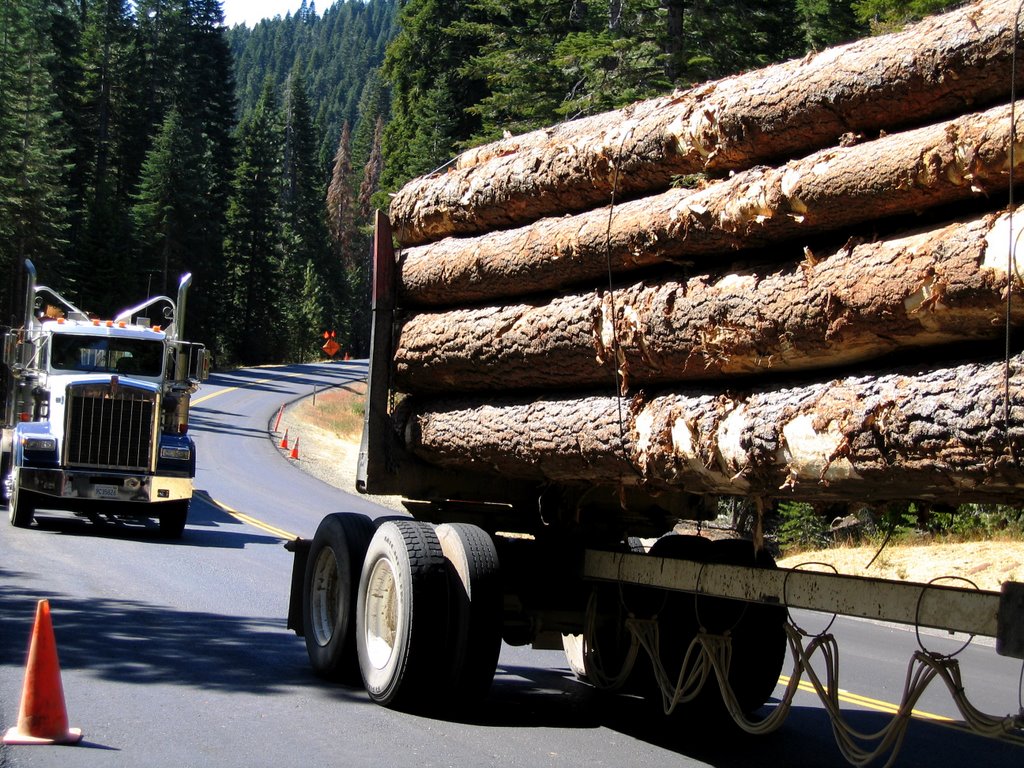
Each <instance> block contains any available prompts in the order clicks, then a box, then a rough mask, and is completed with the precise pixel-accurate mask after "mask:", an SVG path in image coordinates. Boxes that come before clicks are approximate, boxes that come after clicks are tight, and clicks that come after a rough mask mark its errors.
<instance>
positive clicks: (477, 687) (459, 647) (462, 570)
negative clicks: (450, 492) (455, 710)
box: [436, 523, 502, 706]
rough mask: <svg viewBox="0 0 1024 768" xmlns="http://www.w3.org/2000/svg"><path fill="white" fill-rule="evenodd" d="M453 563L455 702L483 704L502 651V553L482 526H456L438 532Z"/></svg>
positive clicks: (451, 659)
mask: <svg viewBox="0 0 1024 768" xmlns="http://www.w3.org/2000/svg"><path fill="white" fill-rule="evenodd" d="M436 533H437V537H438V539H439V540H440V542H441V551H442V552H443V553H444V556H445V560H447V563H448V582H449V583H448V586H449V591H450V598H449V606H450V609H449V616H448V620H449V627H448V629H449V639H448V660H449V673H448V676H449V684H450V686H451V688H450V689H449V690H450V701H451V703H452V704H454V705H455V706H463V705H465V704H471V703H473V702H476V701H479V700H480V699H482V698H483V697H484V696H485V695H486V694H487V691H488V690H489V689H490V687H491V683H492V681H493V680H494V670H495V669H496V668H497V666H498V654H499V653H500V651H501V612H502V590H501V571H500V569H499V564H498V551H497V550H496V549H495V547H494V541H493V540H492V539H491V537H490V536H489V535H488V534H487V533H486V532H485V531H484V530H483V529H481V528H478V527H477V526H475V525H468V524H465V523H451V524H445V525H440V526H438V528H437V531H436Z"/></svg>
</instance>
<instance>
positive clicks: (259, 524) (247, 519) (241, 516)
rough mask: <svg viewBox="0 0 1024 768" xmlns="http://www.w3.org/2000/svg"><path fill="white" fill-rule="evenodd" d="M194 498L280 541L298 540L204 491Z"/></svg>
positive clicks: (296, 536) (292, 535) (292, 534)
mask: <svg viewBox="0 0 1024 768" xmlns="http://www.w3.org/2000/svg"><path fill="white" fill-rule="evenodd" d="M196 496H199V497H201V498H202V499H203V500H205V501H207V502H209V503H210V504H213V505H214V506H215V507H217V508H218V509H221V510H223V511H224V512H227V513H228V514H229V515H231V516H232V517H233V518H235V519H236V520H240V521H241V522H243V523H248V524H249V525H251V526H253V527H255V528H259V529H260V530H262V531H266V532H267V533H269V534H272V535H273V536H278V537H280V538H282V539H288V540H290V541H291V540H294V539H297V538H299V537H298V535H296V534H294V533H289V532H288V531H286V530H284V529H282V528H277V527H275V526H273V525H270V524H269V523H264V522H263V521H262V520H257V519H256V518H255V517H252V516H251V515H247V514H245V513H244V512H239V511H238V510H237V509H232V508H231V507H229V506H228V505H227V504H224V503H222V502H220V501H217V500H216V499H215V498H213V497H212V496H211V495H210V494H208V493H206V492H205V491H198V492H197V493H196Z"/></svg>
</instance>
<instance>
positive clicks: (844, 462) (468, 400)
mask: <svg viewBox="0 0 1024 768" xmlns="http://www.w3.org/2000/svg"><path fill="white" fill-rule="evenodd" d="M1015 13H1016V7H1015V3H1012V2H1008V0H977V1H976V2H974V3H971V4H969V5H966V6H964V7H963V8H960V9H958V10H956V11H953V12H951V13H948V14H945V15H942V16H937V17H934V18H932V19H929V20H926V21H924V22H921V23H920V24H918V25H915V26H912V27H909V28H907V29H906V30H905V31H903V32H900V33H898V34H894V35H888V36H883V37H878V38H873V39H870V40H865V41H861V42H858V43H854V44H851V45H848V46H843V47H840V48H836V49H832V50H829V51H825V52H823V53H820V54H816V55H813V56H810V57H807V58H806V59H803V60H800V61H794V62H788V63H786V64H781V65H778V66H775V67H769V68H766V69H764V70H760V71H756V72H750V73H746V74H743V75H739V76H736V77H733V78H727V79H725V80H722V81H719V82H715V83H709V84H705V85H702V86H699V87H697V88H694V89H691V90H689V91H686V92H682V93H677V94H673V95H671V96H669V97H665V98H661V99H654V100H651V101H649V102H643V103H640V104H636V105H633V106H632V107H629V108H627V109H624V110H619V111H617V112H612V113H607V114H605V115H599V116H596V117H591V118H585V119H583V120H579V121H575V122H570V123H565V124H563V125H561V126H558V127H556V128H552V129H550V130H544V131H535V132H534V133H531V134H527V135H525V136H521V137H515V138H510V139H504V140H502V141H499V142H496V143H494V144H491V145H488V146H486V147H481V148H478V149H475V150H471V151H470V152H467V153H466V154H465V155H463V156H461V157H460V158H458V159H457V161H456V162H455V163H453V164H452V166H450V167H449V168H448V169H447V170H445V171H443V172H441V173H439V174H435V175H432V176H428V177H424V178H421V179H417V180H414V181H413V182H411V183H410V184H409V185H407V186H406V188H404V189H403V190H402V191H401V192H400V193H399V194H398V195H397V196H396V197H395V199H394V201H393V204H392V207H391V210H390V216H391V219H392V222H393V223H394V225H395V231H396V233H397V236H398V238H399V240H400V244H401V245H402V246H403V248H402V250H401V251H400V252H399V256H398V263H397V268H398V296H399V304H400V307H401V309H400V311H399V317H400V320H401V322H400V325H399V332H398V334H397V341H396V345H395V355H394V381H395V386H396V388H397V389H398V390H400V391H401V392H403V393H405V394H406V395H408V397H406V398H404V400H403V404H402V407H401V408H399V409H398V411H397V412H396V413H395V419H396V421H400V423H397V424H396V429H397V430H398V431H399V432H400V433H401V434H402V435H403V436H404V440H405V442H406V446H407V448H408V449H409V450H411V451H412V452H413V453H415V454H416V455H418V456H420V457H421V458H423V459H425V460H426V461H428V462H430V463H432V464H436V465H439V466H443V467H449V468H455V469H466V470H474V471H478V472H483V473H484V474H485V475H486V474H488V473H490V474H493V473H499V474H501V475H503V476H505V477H509V478H520V479H522V480H524V481H526V482H533V483H539V484H543V483H552V482H554V483H565V484H586V485H594V484H598V485H612V486H615V485H622V486H637V487H642V488H646V489H650V490H652V491H653V492H657V491H658V490H659V489H661V490H680V489H681V490H685V491H689V492H694V493H708V494H734V495H745V496H758V497H762V498H793V499H800V500H812V501H814V500H827V501H865V502H873V501H879V502H881V501H885V500H890V499H922V500H925V499H926V500H934V501H937V502H942V503H951V504H955V503H962V502H967V501H1010V502H1013V501H1016V500H1019V499H1020V498H1022V496H1021V494H1022V491H1024V467H1022V466H1021V463H1020V461H1019V460H1018V457H1020V456H1022V451H1024V421H1022V419H1024V385H1022V378H1021V377H1022V376H1024V356H1022V355H1021V352H1020V349H1019V348H1018V347H1017V346H1016V345H1015V344H1014V341H1013V339H1014V337H1013V335H1012V331H1013V330H1014V329H1017V328H1020V326H1021V325H1022V324H1024V302H1022V301H1021V299H1020V298H1019V296H1020V292H1021V290H1022V289H1024V285H1022V280H1021V278H1020V275H1019V274H1018V272H1017V267H1016V265H1015V263H1014V262H1013V253H1012V248H1013V246H1012V244H1013V243H1015V242H1016V240H1017V235H1018V234H1019V233H1021V232H1022V231H1024V213H1016V212H1014V211H1012V210H1011V209H1010V207H1008V205H1007V200H1008V194H1009V190H1010V188H1011V184H1013V183H1015V182H1016V180H1018V179H1021V178H1024V141H1022V139H1021V137H1022V136H1024V115H1022V114H1021V113H1022V112H1024V110H1021V109H1016V110H1014V109H1012V108H1011V106H1010V105H1009V104H1008V103H1007V100H1008V97H1009V81H1010V69H1011V59H1012V57H1013V47H1014V44H1015V41H1016V39H1017V36H1016V35H1015V34H1014V32H1015V30H1014V20H1015ZM1019 58H1020V57H1018V59H1019ZM1018 66H1020V65H1018ZM1019 74H1020V73H1019ZM682 175H689V178H687V180H686V184H684V185H682V186H674V185H675V183H676V181H677V180H678V178H679V177H680V176H682ZM1007 339H1009V340H1010V341H1009V342H1007Z"/></svg>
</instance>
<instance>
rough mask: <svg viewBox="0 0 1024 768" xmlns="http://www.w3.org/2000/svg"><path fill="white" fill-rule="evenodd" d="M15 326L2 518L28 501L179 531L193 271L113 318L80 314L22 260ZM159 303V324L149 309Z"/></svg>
mask: <svg viewBox="0 0 1024 768" xmlns="http://www.w3.org/2000/svg"><path fill="white" fill-rule="evenodd" d="M25 273H26V285H25V297H26V298H25V306H24V309H23V311H24V315H23V325H22V326H21V327H18V328H6V329H3V335H2V338H3V363H4V369H5V370H4V375H5V382H4V383H5V389H4V399H3V406H4V410H3V419H4V421H3V444H2V449H3V450H2V473H0V476H2V480H3V483H2V494H3V497H4V500H5V501H6V502H7V504H8V517H9V520H10V522H11V524H12V525H14V526H17V527H21V528H25V527H28V526H30V525H31V524H32V521H33V519H34V517H35V512H36V510H37V509H53V510H61V511H73V512H75V513H79V514H85V515H90V514H109V515H118V516H124V517H132V518H156V519H157V520H158V521H159V525H160V533H161V535H162V536H164V537H166V538H179V537H180V536H181V534H182V531H183V529H184V527H185V522H186V520H187V517H188V509H189V503H190V501H191V499H192V478H193V477H194V476H195V467H196V451H195V444H194V442H193V441H192V438H191V437H189V435H188V417H189V401H190V397H191V395H192V393H193V392H195V391H196V389H197V388H198V386H199V383H200V382H201V381H203V380H205V379H206V377H207V375H208V373H209V358H208V356H207V352H206V349H205V347H204V346H203V345H201V344H196V343H191V342H187V341H185V340H184V338H183V332H184V322H185V304H186V298H187V295H188V289H189V286H190V285H191V282H192V276H191V275H190V274H186V275H184V276H182V278H181V281H180V283H179V286H178V295H177V300H176V301H175V300H174V299H172V298H170V297H168V296H156V297H152V298H149V299H147V300H146V301H144V302H142V303H140V304H138V305H136V306H133V307H131V308H129V309H125V310H124V311H122V312H120V313H119V314H118V315H117V316H116V317H115V318H113V319H112V320H99V319H95V318H90V317H89V316H87V314H86V313H85V312H83V311H81V310H80V309H79V308H78V307H76V306H75V305H74V304H72V303H71V302H70V301H68V300H67V299H66V298H64V297H63V296H61V295H60V294H59V293H57V292H56V291H54V290H52V289H51V288H48V287H46V286H43V285H38V284H37V283H36V271H35V268H34V266H33V265H32V263H31V262H30V261H26V262H25ZM151 311H152V312H162V317H163V318H164V319H166V320H167V326H166V327H164V328H161V327H160V326H159V325H152V324H151V322H150V320H149V317H148V315H147V313H149V312H151Z"/></svg>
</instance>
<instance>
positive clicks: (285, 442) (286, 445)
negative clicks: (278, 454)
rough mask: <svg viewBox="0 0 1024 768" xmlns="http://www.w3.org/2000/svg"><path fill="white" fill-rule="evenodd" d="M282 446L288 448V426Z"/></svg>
mask: <svg viewBox="0 0 1024 768" xmlns="http://www.w3.org/2000/svg"><path fill="white" fill-rule="evenodd" d="M281 447H282V448H284V449H285V450H286V451H287V450H288V427H285V428H284V437H282V438H281Z"/></svg>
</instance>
